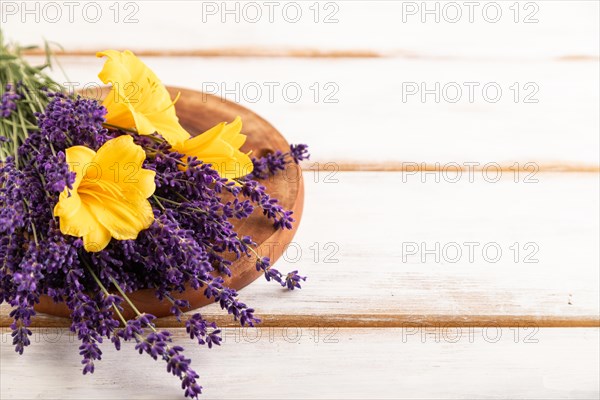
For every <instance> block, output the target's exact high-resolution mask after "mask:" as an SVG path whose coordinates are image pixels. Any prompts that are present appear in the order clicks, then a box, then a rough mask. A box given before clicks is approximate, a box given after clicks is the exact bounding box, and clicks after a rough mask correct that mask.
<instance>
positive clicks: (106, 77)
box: [96, 50, 190, 145]
mask: <svg viewBox="0 0 600 400" xmlns="http://www.w3.org/2000/svg"><path fill="white" fill-rule="evenodd" d="M96 55H97V56H98V57H107V60H106V62H105V64H104V67H103V68H102V71H101V72H100V74H98V76H99V78H100V79H101V80H102V82H104V83H111V84H112V85H113V86H112V88H111V91H110V93H109V94H108V96H107V97H106V99H105V100H104V102H103V103H102V104H103V105H104V107H106V109H107V110H108V114H107V116H106V122H107V123H109V124H113V125H117V126H121V127H124V128H128V129H129V128H135V129H136V130H137V132H138V133H139V134H140V135H150V134H153V133H155V132H158V133H159V134H160V135H162V136H163V137H164V138H165V140H166V141H167V142H169V143H170V144H171V145H176V144H180V143H181V142H183V141H184V140H186V139H188V138H189V137H190V134H189V133H188V132H187V131H186V130H185V129H183V127H182V126H181V125H180V124H179V119H178V118H177V115H176V113H175V107H174V102H173V101H171V96H170V95H169V92H168V91H167V89H166V88H165V87H164V85H163V84H162V83H161V82H160V80H159V79H158V77H157V76H156V75H155V74H154V72H152V70H151V69H150V68H148V67H147V66H146V65H145V64H144V63H143V62H142V61H141V60H140V59H139V58H137V57H136V56H135V55H134V54H133V53H132V52H130V51H128V50H126V51H124V52H118V51H115V50H106V51H103V52H99V53H97V54H96Z"/></svg>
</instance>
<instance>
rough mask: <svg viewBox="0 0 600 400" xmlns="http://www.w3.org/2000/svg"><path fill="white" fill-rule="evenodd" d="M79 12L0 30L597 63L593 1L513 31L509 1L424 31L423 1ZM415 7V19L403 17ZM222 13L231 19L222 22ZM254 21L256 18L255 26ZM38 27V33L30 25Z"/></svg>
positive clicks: (19, 13)
mask: <svg viewBox="0 0 600 400" xmlns="http://www.w3.org/2000/svg"><path fill="white" fill-rule="evenodd" d="M6 3H9V2H6ZM18 3H21V2H18ZM59 3H61V2H59ZM86 3H89V2H85V1H82V2H78V4H79V5H78V6H77V7H75V8H74V9H73V14H72V16H73V17H72V21H73V22H72V23H70V22H69V9H68V7H67V6H64V5H62V6H61V7H60V8H59V10H60V18H58V16H59V14H57V11H56V10H55V9H54V8H53V7H49V8H47V9H46V10H44V7H43V4H41V5H40V6H39V11H38V12H37V13H36V12H35V7H34V5H33V4H30V5H29V10H32V11H33V13H31V14H24V13H23V10H24V9H25V8H24V7H23V6H21V5H20V4H17V8H16V10H15V11H12V10H11V11H10V14H9V15H7V16H6V23H4V25H5V27H6V30H7V31H10V32H11V35H14V37H15V38H16V39H18V40H19V41H20V42H23V43H27V42H37V41H40V40H41V38H43V37H45V38H47V39H49V40H53V41H57V42H59V43H61V44H62V45H63V46H64V47H65V49H67V50H71V51H73V50H84V51H90V50H96V49H97V48H98V47H100V48H102V47H106V46H109V47H110V46H115V45H117V44H118V45H119V47H123V48H131V49H133V50H149V51H167V52H169V51H173V50H179V51H191V50H213V51H216V52H217V53H218V52H223V51H225V52H226V51H227V50H238V51H239V52H241V53H250V54H251V53H252V52H253V50H263V51H266V52H267V53H269V51H270V52H271V53H275V54H277V53H278V51H279V53H280V54H293V51H294V50H308V52H307V53H308V54H310V53H311V51H313V52H318V51H323V52H327V51H347V52H350V53H352V52H359V53H360V52H363V53H365V54H382V55H391V56H408V57H426V58H440V57H442V58H445V57H449V58H455V57H458V58H460V57H466V58H476V59H481V58H489V59H496V60H497V59H501V60H504V59H510V58H513V59H518V60H524V59H525V60H527V59H538V60H539V59H542V60H547V59H552V58H558V57H569V56H571V57H572V56H584V57H595V58H597V56H598V45H599V39H598V13H599V6H598V3H597V2H595V1H567V0H564V1H560V0H559V1H552V0H550V1H537V2H529V1H520V2H518V7H517V8H518V9H519V14H518V17H517V20H518V22H517V23H515V22H514V21H515V11H514V9H515V8H514V3H516V1H499V2H496V4H497V6H495V5H494V4H492V5H491V8H490V5H488V4H489V3H492V2H487V1H481V2H478V3H477V4H478V5H476V6H474V9H473V17H472V20H473V22H470V20H469V7H468V6H465V5H464V2H462V1H459V2H454V3H456V4H458V5H459V9H460V12H461V18H460V19H458V21H457V22H456V23H452V22H450V21H451V20H453V19H455V18H456V17H455V15H456V14H455V13H456V7H454V9H453V6H452V5H451V6H450V8H448V7H449V6H448V5H447V4H448V3H453V2H451V1H439V2H433V1H429V2H428V3H429V4H427V5H426V7H427V9H429V10H434V9H435V7H436V5H435V4H436V3H438V6H437V7H438V10H439V12H438V14H439V17H438V18H439V21H440V22H439V23H436V21H435V18H436V15H435V14H429V15H426V16H425V18H426V19H425V21H426V22H425V23H422V22H421V21H422V12H423V11H424V10H425V7H423V6H422V3H423V2H422V1H416V2H414V1H320V2H318V6H317V7H315V3H317V1H299V2H293V1H278V2H274V3H275V4H274V5H273V7H274V8H273V12H272V17H271V19H270V18H269V6H268V5H267V4H265V3H267V2H264V1H258V2H252V1H236V2H222V1H170V0H169V1H167V0H162V1H122V2H120V6H119V7H115V6H114V4H115V2H96V3H97V4H99V7H98V6H95V5H92V6H88V8H87V9H86V8H85V7H86V6H85V4H86ZM128 3H129V5H127V4H128ZM227 3H229V4H227ZM248 3H251V5H250V6H248ZM252 3H253V4H252ZM528 3H533V4H529V5H528ZM236 4H237V6H236ZM256 5H258V7H256ZM413 5H416V7H417V10H416V11H417V13H416V14H412V12H411V11H410V9H411V7H412V6H413ZM111 7H112V8H111ZM236 7H237V10H238V11H235V10H236ZM311 7H312V8H311ZM510 7H513V9H511V8H510ZM484 8H485V10H486V11H485V12H484ZM497 8H499V9H500V12H501V16H500V18H499V20H498V22H495V23H492V22H487V21H488V20H489V21H493V20H495V19H496V15H495V11H496V9H497ZM536 8H537V9H536ZM117 9H118V11H119V13H118V14H116V13H115V11H116V10H117ZM297 9H299V10H300V17H299V18H297V17H296V14H295V12H296V10H297ZM316 9H318V10H319V14H318V16H317V21H318V22H317V23H315V22H314V21H315V16H316V14H315V10H316ZM84 10H85V11H84ZM97 10H98V11H99V14H97V13H96V11H97ZM226 10H230V11H233V12H231V13H229V14H227V13H226ZM256 11H259V12H260V15H261V18H260V19H258V20H257V18H256V16H257V15H258V14H257V13H256ZM97 15H98V16H97ZM128 16H129V17H130V18H127V17H128ZM36 17H39V23H35V21H36V20H35V18H36ZM44 17H45V18H44ZM328 17H329V18H328ZM403 17H404V19H403ZM528 17H529V18H528ZM236 18H237V20H236ZM486 18H487V20H486ZM96 19H98V21H97V22H93V21H94V20H96ZM296 19H298V20H297V22H292V21H294V20H296ZM135 20H137V22H136V21H135ZM335 20H337V22H335ZM535 20H537V22H535ZM23 21H24V22H25V23H23ZM115 21H116V22H115ZM126 21H129V22H126ZM223 21H224V22H223ZM254 21H255V22H254ZM271 21H272V22H271ZM325 21H329V22H330V23H327V22H325ZM403 21H405V22H403ZM525 21H528V22H525ZM73 32H77V34H73Z"/></svg>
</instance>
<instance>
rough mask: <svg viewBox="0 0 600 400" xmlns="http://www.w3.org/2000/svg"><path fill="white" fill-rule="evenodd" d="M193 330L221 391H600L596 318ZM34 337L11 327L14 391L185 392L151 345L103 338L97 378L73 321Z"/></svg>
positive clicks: (415, 394) (330, 394) (481, 394)
mask: <svg viewBox="0 0 600 400" xmlns="http://www.w3.org/2000/svg"><path fill="white" fill-rule="evenodd" d="M185 336H186V335H185V332H184V331H183V330H181V329H179V330H175V331H174V340H175V342H176V343H177V344H182V345H184V346H185V348H186V350H187V353H186V355H187V356H188V357H191V358H192V360H193V361H192V367H193V368H194V369H195V370H196V371H197V372H199V374H200V382H201V383H202V385H203V386H204V394H203V396H204V397H205V398H210V399H230V398H236V399H265V398H268V399H277V398H281V397H282V396H283V397H285V398H293V399H295V398H318V399H332V398H336V399H337V398H344V399H364V398H369V399H431V398H436V399H439V398H446V399H472V398H511V399H548V398H552V399H559V398H560V399H562V398H577V399H597V398H598V395H599V393H600V392H599V390H600V389H599V387H598V384H599V383H598V376H599V365H600V362H599V351H600V349H599V339H600V338H599V334H598V330H597V329H552V328H547V329H540V330H535V331H534V330H524V329H509V328H505V329H495V328H491V329H464V330H447V331H440V330H423V331H419V330H408V329H407V330H403V329H339V330H320V331H319V330H314V329H295V328H291V329H287V330H282V329H263V330H259V331H256V330H248V331H240V330H231V329H230V330H227V331H226V332H225V343H224V344H223V345H222V346H221V347H220V348H217V349H213V350H208V349H206V348H198V347H197V345H195V344H194V343H192V342H190V341H189V339H188V338H186V337H185ZM34 340H36V342H34V343H33V344H32V346H31V347H29V348H28V349H26V352H25V354H24V355H23V356H19V355H18V354H16V353H15V352H14V351H13V350H12V348H11V347H12V346H11V344H10V337H9V335H8V334H6V333H5V334H3V335H2V343H1V344H0V349H1V352H0V354H1V358H0V360H1V363H0V377H1V378H0V379H1V384H0V396H1V397H2V398H3V399H36V398H61V399H82V398H86V399H123V398H127V399H147V398H154V399H157V398H161V399H166V398H169V399H171V398H179V397H181V395H180V388H179V384H178V382H179V381H178V379H177V378H175V377H173V376H170V375H168V374H167V373H166V371H165V370H164V369H165V368H164V366H163V365H161V364H162V361H159V363H157V362H154V361H153V360H151V359H150V357H148V356H146V355H143V356H140V355H139V354H137V352H135V351H134V349H133V348H132V346H131V345H130V344H125V345H124V346H123V349H122V350H121V351H120V352H116V351H115V350H114V348H113V347H112V344H110V343H106V344H105V345H103V346H102V349H103V352H104V354H103V356H102V361H99V362H97V364H96V372H95V373H94V375H93V376H91V377H90V376H83V375H81V364H80V363H79V355H78V354H77V353H78V350H77V339H76V338H74V337H73V336H71V335H70V334H69V333H68V332H66V331H65V330H58V331H56V330H50V331H42V332H41V333H40V332H39V331H36V332H35V336H34ZM257 362H260V363H259V364H257ZM283 366H285V367H283ZM257 367H258V369H257Z"/></svg>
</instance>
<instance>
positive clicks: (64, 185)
mask: <svg viewBox="0 0 600 400" xmlns="http://www.w3.org/2000/svg"><path fill="white" fill-rule="evenodd" d="M98 56H100V57H106V58H107V61H106V63H105V65H104V68H103V69H102V71H101V72H100V74H99V77H100V79H101V80H102V81H103V82H104V83H106V84H111V91H110V93H109V94H108V96H107V97H106V98H105V99H104V101H103V103H102V104H101V103H99V102H98V101H96V100H94V99H87V98H84V97H81V96H79V95H69V94H66V93H64V91H63V90H61V87H60V85H58V84H57V83H56V82H54V81H53V80H52V79H51V78H50V77H49V76H48V75H46V74H45V73H44V69H45V68H46V67H48V66H49V60H50V58H48V62H47V63H46V64H45V65H43V66H41V67H33V66H31V65H29V64H28V63H27V62H26V61H25V60H24V59H23V57H22V56H21V53H20V49H19V48H18V47H15V46H8V45H5V44H4V43H3V42H0V82H1V83H2V89H3V90H2V92H1V102H0V234H1V237H0V303H2V302H7V303H8V304H10V305H11V306H12V307H13V310H12V312H11V314H10V316H11V317H12V318H14V322H13V323H12V325H11V328H12V331H13V332H12V337H13V343H14V345H15V349H16V351H17V352H19V353H23V350H24V348H25V347H26V346H27V345H29V344H30V340H29V336H30V335H31V331H30V330H29V328H28V327H29V326H30V324H31V320H32V318H33V317H34V316H35V314H36V313H35V311H34V305H35V304H36V303H38V302H39V299H40V296H42V295H46V296H50V297H51V298H52V299H54V301H56V302H64V303H65V304H66V305H67V306H68V308H69V309H70V311H71V318H72V324H71V330H72V331H73V332H75V333H76V334H77V336H78V338H79V340H80V341H81V345H80V347H79V352H80V353H79V354H80V355H81V356H82V358H83V360H82V364H83V373H84V374H86V373H88V372H89V373H93V372H94V364H95V361H96V360H100V359H101V355H102V351H101V350H100V347H99V344H100V343H102V341H103V339H109V340H110V341H111V342H112V343H113V344H114V346H115V347H116V348H117V349H120V346H121V342H122V341H135V342H136V345H135V348H136V349H137V350H138V351H139V353H140V354H141V353H147V354H148V355H150V356H151V357H152V358H154V359H158V358H161V359H163V360H164V361H165V362H166V364H167V371H168V372H170V373H172V374H173V375H176V376H178V377H179V378H180V379H181V384H182V388H183V389H184V390H185V396H186V397H191V398H197V396H198V395H199V394H200V393H201V386H200V385H199V384H198V382H197V379H198V374H197V373H196V372H195V371H194V370H192V369H191V367H190V363H191V361H190V360H189V359H188V358H186V357H185V356H184V355H183V354H182V351H183V348H181V347H180V346H177V345H174V344H173V343H172V342H171V338H170V334H169V332H168V331H161V330H159V329H157V327H156V326H155V324H154V322H153V320H154V319H155V316H153V315H150V314H148V313H144V312H142V311H140V310H138V309H137V308H136V306H135V304H134V303H133V302H132V301H131V300H130V299H129V297H128V295H127V293H130V292H132V291H135V290H139V289H148V288H151V289H154V290H155V293H156V296H157V298H158V299H160V300H164V299H166V300H167V301H169V302H171V303H172V308H171V312H172V313H173V314H174V315H175V316H177V319H178V320H179V321H181V315H182V312H183V311H185V310H186V309H188V308H190V304H189V303H188V302H187V301H185V300H180V299H178V298H177V297H178V296H177V293H180V292H183V291H184V290H186V288H189V287H191V288H193V289H195V290H201V291H202V292H203V294H204V296H206V297H207V298H210V299H212V300H214V301H215V302H217V303H218V304H219V305H220V306H221V308H222V309H223V310H226V311H227V313H229V314H231V315H232V316H233V318H234V319H235V320H237V321H239V323H240V324H241V325H242V326H254V325H255V324H257V323H259V322H260V320H259V319H258V318H257V317H256V316H255V315H254V310H253V309H252V308H250V307H248V306H247V305H246V304H244V303H242V302H240V301H239V300H238V294H237V293H236V291H235V290H233V289H231V288H229V287H227V286H226V285H225V284H224V280H223V279H222V278H221V277H220V275H221V276H222V274H227V275H231V274H232V271H231V268H230V267H232V262H231V261H230V260H229V259H228V258H230V257H226V256H227V255H228V254H234V255H235V257H237V258H240V257H253V258H255V263H256V268H257V270H258V271H262V272H263V273H264V276H265V278H266V279H267V280H269V281H275V282H278V283H279V284H281V285H282V286H284V287H287V288H288V289H290V290H293V289H294V288H300V282H301V281H303V280H305V278H304V277H301V276H299V275H298V272H297V271H293V272H290V273H288V274H286V275H284V274H282V273H280V272H279V271H277V270H276V269H274V268H272V267H271V265H270V260H269V259H268V258H266V257H260V256H259V255H258V253H257V252H256V250H255V247H256V244H255V243H254V242H253V240H252V238H251V237H248V236H240V235H238V233H237V232H236V230H235V228H234V225H233V224H232V221H233V220H235V219H245V218H248V217H249V216H250V215H251V214H252V213H253V211H254V210H255V208H259V209H260V210H262V213H263V214H264V216H265V218H269V219H271V220H272V221H273V224H274V225H275V227H276V228H278V229H290V228H291V227H292V223H293V222H294V220H293V218H292V215H291V214H292V213H291V212H290V211H286V210H284V209H283V208H282V207H281V206H280V205H279V204H278V202H277V200H276V199H273V198H271V197H270V196H269V195H268V193H266V192H265V187H264V186H262V185H261V184H260V183H259V181H260V180H261V179H265V178H267V177H269V176H271V175H273V174H276V173H278V172H279V171H281V170H283V169H284V168H285V166H286V164H288V163H291V162H295V163H299V162H300V161H301V160H303V159H307V158H308V153H307V148H306V146H305V145H298V146H294V145H292V146H291V148H290V150H289V152H287V153H281V152H277V153H274V154H270V155H268V156H266V157H264V158H261V159H255V158H251V157H250V155H249V154H246V153H243V152H241V151H240V147H241V146H242V144H243V143H244V141H245V139H246V136H245V135H243V134H242V133H241V129H242V122H241V120H240V119H239V118H237V119H236V120H235V121H233V122H232V123H229V124H227V123H221V124H219V125H217V126H215V127H214V128H212V129H210V130H208V131H207V132H205V133H203V134H201V135H199V136H197V137H191V136H190V135H189V133H188V132H186V131H185V129H184V128H183V127H182V126H181V125H180V124H179V122H178V118H177V116H176V112H175V101H173V100H172V99H171V98H170V96H169V94H168V92H167V90H166V89H165V87H164V86H163V85H162V84H161V83H160V81H159V80H158V78H157V77H156V75H155V74H154V73H153V72H152V71H151V70H150V69H149V68H148V67H147V66H146V65H144V64H143V63H142V62H141V61H140V60H139V59H137V58H136V57H135V56H134V55H133V54H132V53H131V52H129V51H125V52H118V51H114V50H108V51H105V52H102V53H98ZM128 87H130V88H131V87H133V88H134V89H135V90H128ZM233 272H234V273H235V271H233ZM126 304H127V305H128V306H129V307H130V309H132V310H133V311H134V313H135V317H133V318H131V319H128V318H126V317H125V313H124V312H123V310H124V308H123V306H125V305H126ZM182 323H183V324H184V325H185V328H186V330H187V333H188V334H189V336H190V338H192V339H195V340H196V341H197V342H198V343H199V344H200V345H206V346H207V347H209V348H211V347H212V346H213V345H219V344H220V341H221V338H220V336H219V334H220V330H219V329H218V328H217V326H216V324H215V323H214V322H210V321H206V320H205V319H204V318H203V317H202V316H201V315H200V314H194V315H192V316H191V317H189V318H187V320H185V321H184V322H182Z"/></svg>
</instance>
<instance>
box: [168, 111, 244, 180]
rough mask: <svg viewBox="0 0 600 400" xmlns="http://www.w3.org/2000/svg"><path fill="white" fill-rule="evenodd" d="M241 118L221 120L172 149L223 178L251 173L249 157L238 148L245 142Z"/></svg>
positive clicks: (232, 177)
mask: <svg viewBox="0 0 600 400" xmlns="http://www.w3.org/2000/svg"><path fill="white" fill-rule="evenodd" d="M241 131H242V119H241V118H240V117H237V118H236V119H235V120H234V121H233V122H232V123H231V124H227V123H226V122H221V123H220V124H218V125H217V126H215V127H213V128H211V129H209V130H208V131H206V132H204V133H203V134H201V135H198V136H196V137H194V138H191V139H188V140H186V141H185V142H183V144H181V145H176V146H173V147H174V149H175V151H177V152H178V153H181V154H184V155H185V157H184V158H183V160H184V161H185V159H186V158H187V157H197V158H198V159H199V160H200V161H202V162H204V163H206V164H212V167H213V169H215V170H217V171H218V172H219V175H220V176H221V177H223V178H228V179H234V178H239V177H242V176H245V175H248V174H249V173H251V172H252V170H253V168H254V166H253V164H252V160H251V159H250V157H249V153H248V154H245V153H242V152H241V151H240V147H242V145H243V144H244V142H246V135H243V134H242V133H241Z"/></svg>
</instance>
